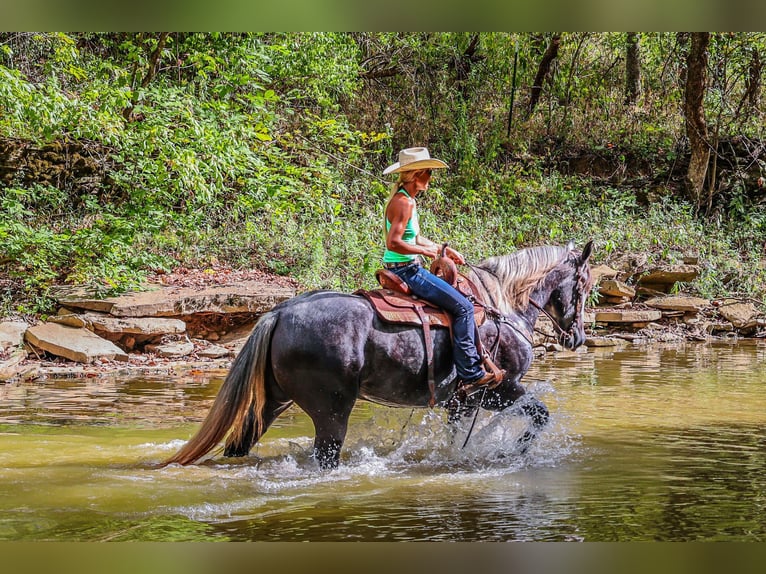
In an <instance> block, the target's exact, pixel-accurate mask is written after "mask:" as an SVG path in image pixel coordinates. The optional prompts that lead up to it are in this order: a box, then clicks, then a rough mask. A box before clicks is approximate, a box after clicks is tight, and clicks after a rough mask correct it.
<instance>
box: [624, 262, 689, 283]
mask: <svg viewBox="0 0 766 574" xmlns="http://www.w3.org/2000/svg"><path fill="white" fill-rule="evenodd" d="M699 274H700V268H699V267H698V266H696V265H660V266H659V267H654V268H652V269H650V270H649V271H648V272H647V273H645V274H644V275H641V276H640V277H639V278H638V283H639V284H641V285H672V284H674V283H678V282H687V281H693V280H694V279H696V278H697V276H698V275H699Z"/></svg>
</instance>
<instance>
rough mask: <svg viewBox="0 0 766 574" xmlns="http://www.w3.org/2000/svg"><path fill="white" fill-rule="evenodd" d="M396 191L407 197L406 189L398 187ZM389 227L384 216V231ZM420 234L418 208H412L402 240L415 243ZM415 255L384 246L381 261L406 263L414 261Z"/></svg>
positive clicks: (388, 222)
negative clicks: (384, 249)
mask: <svg viewBox="0 0 766 574" xmlns="http://www.w3.org/2000/svg"><path fill="white" fill-rule="evenodd" d="M397 193H403V194H404V195H406V196H407V197H409V196H410V194H409V193H407V191H406V190H404V189H400V190H399V191H398V192H397ZM389 229H391V222H390V221H389V220H388V217H386V233H388V230H389ZM418 234H420V222H419V221H418V208H417V207H413V208H412V215H411V216H410V218H409V220H407V226H406V227H405V228H404V234H403V235H402V240H403V241H405V242H406V243H409V244H410V245H415V238H416V237H417V236H418ZM416 257H417V255H405V254H403V253H397V252H396V251H391V250H390V249H388V248H386V251H385V252H384V253H383V263H408V262H411V261H414V260H415V258H416Z"/></svg>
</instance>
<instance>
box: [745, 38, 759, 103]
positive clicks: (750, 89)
mask: <svg viewBox="0 0 766 574" xmlns="http://www.w3.org/2000/svg"><path fill="white" fill-rule="evenodd" d="M752 50H753V51H752V54H751V56H750V66H749V68H748V75H747V80H746V81H745V93H746V95H747V102H748V103H749V104H750V107H751V108H752V109H757V108H758V104H759V102H760V99H761V73H762V71H763V62H762V61H761V55H760V54H759V53H758V48H757V47H756V46H753V48H752Z"/></svg>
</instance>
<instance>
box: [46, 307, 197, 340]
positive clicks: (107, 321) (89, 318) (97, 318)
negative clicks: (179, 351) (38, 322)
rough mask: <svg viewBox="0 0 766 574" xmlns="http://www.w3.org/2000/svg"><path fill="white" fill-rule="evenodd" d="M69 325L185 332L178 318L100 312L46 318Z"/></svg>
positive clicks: (130, 331) (115, 330)
mask: <svg viewBox="0 0 766 574" xmlns="http://www.w3.org/2000/svg"><path fill="white" fill-rule="evenodd" d="M48 320H49V321H51V322H55V323H62V324H65V325H69V326H70V327H85V328H86V329H89V330H91V331H103V332H104V333H111V334H114V335H124V334H132V335H150V336H160V335H180V334H183V333H185V332H186V323H184V322H183V321H181V320H179V319H166V318H162V317H113V316H111V315H105V314H102V313H83V314H76V313H75V314H59V315H56V316H54V317H50V318H49V319H48Z"/></svg>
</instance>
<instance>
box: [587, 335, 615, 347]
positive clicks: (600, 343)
mask: <svg viewBox="0 0 766 574" xmlns="http://www.w3.org/2000/svg"><path fill="white" fill-rule="evenodd" d="M619 344H620V343H619V340H617V339H611V338H609V337H588V338H587V339H585V346H586V347H616V346H618V345H619Z"/></svg>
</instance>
